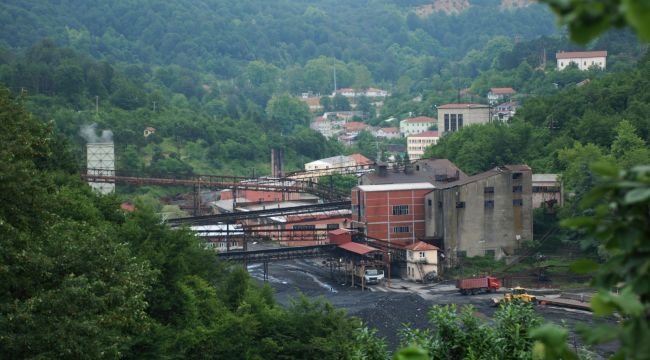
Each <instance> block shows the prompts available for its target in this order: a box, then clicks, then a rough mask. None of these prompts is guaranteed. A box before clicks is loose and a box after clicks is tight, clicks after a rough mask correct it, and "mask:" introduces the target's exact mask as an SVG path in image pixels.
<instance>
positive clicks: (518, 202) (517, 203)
mask: <svg viewBox="0 0 650 360" xmlns="http://www.w3.org/2000/svg"><path fill="white" fill-rule="evenodd" d="M523 205H524V201H523V200H522V199H514V200H512V206H517V207H519V206H523Z"/></svg>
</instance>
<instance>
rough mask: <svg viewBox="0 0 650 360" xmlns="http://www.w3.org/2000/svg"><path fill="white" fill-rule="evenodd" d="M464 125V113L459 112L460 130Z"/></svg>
mask: <svg viewBox="0 0 650 360" xmlns="http://www.w3.org/2000/svg"><path fill="white" fill-rule="evenodd" d="M462 127H463V114H458V130H460V128H462Z"/></svg>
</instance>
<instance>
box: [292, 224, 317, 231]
mask: <svg viewBox="0 0 650 360" xmlns="http://www.w3.org/2000/svg"><path fill="white" fill-rule="evenodd" d="M293 229H294V230H316V225H294V226H293Z"/></svg>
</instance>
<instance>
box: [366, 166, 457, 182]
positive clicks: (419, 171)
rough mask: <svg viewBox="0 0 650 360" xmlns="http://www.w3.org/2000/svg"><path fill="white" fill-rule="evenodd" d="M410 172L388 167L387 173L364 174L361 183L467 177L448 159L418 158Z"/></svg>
mask: <svg viewBox="0 0 650 360" xmlns="http://www.w3.org/2000/svg"><path fill="white" fill-rule="evenodd" d="M411 170H413V171H412V172H410V173H405V172H404V171H394V170H393V169H391V168H388V169H386V173H385V174H383V175H382V174H379V173H378V172H377V171H375V172H373V173H369V174H364V175H363V176H362V177H361V184H366V185H380V184H404V183H415V182H428V183H430V184H434V185H436V186H437V185H439V184H445V183H447V181H449V178H454V177H456V176H458V178H460V179H463V178H465V177H467V175H465V173H464V172H463V171H461V170H460V169H459V168H458V167H457V166H456V165H455V164H454V163H452V162H451V161H449V160H447V159H418V160H416V161H414V162H413V163H412V164H411Z"/></svg>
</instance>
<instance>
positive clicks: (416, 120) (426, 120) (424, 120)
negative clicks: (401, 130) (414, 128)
mask: <svg viewBox="0 0 650 360" xmlns="http://www.w3.org/2000/svg"><path fill="white" fill-rule="evenodd" d="M436 121H438V120H436V119H434V118H430V117H428V116H418V117H414V118H410V119H406V122H407V123H409V124H414V123H432V122H436Z"/></svg>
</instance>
